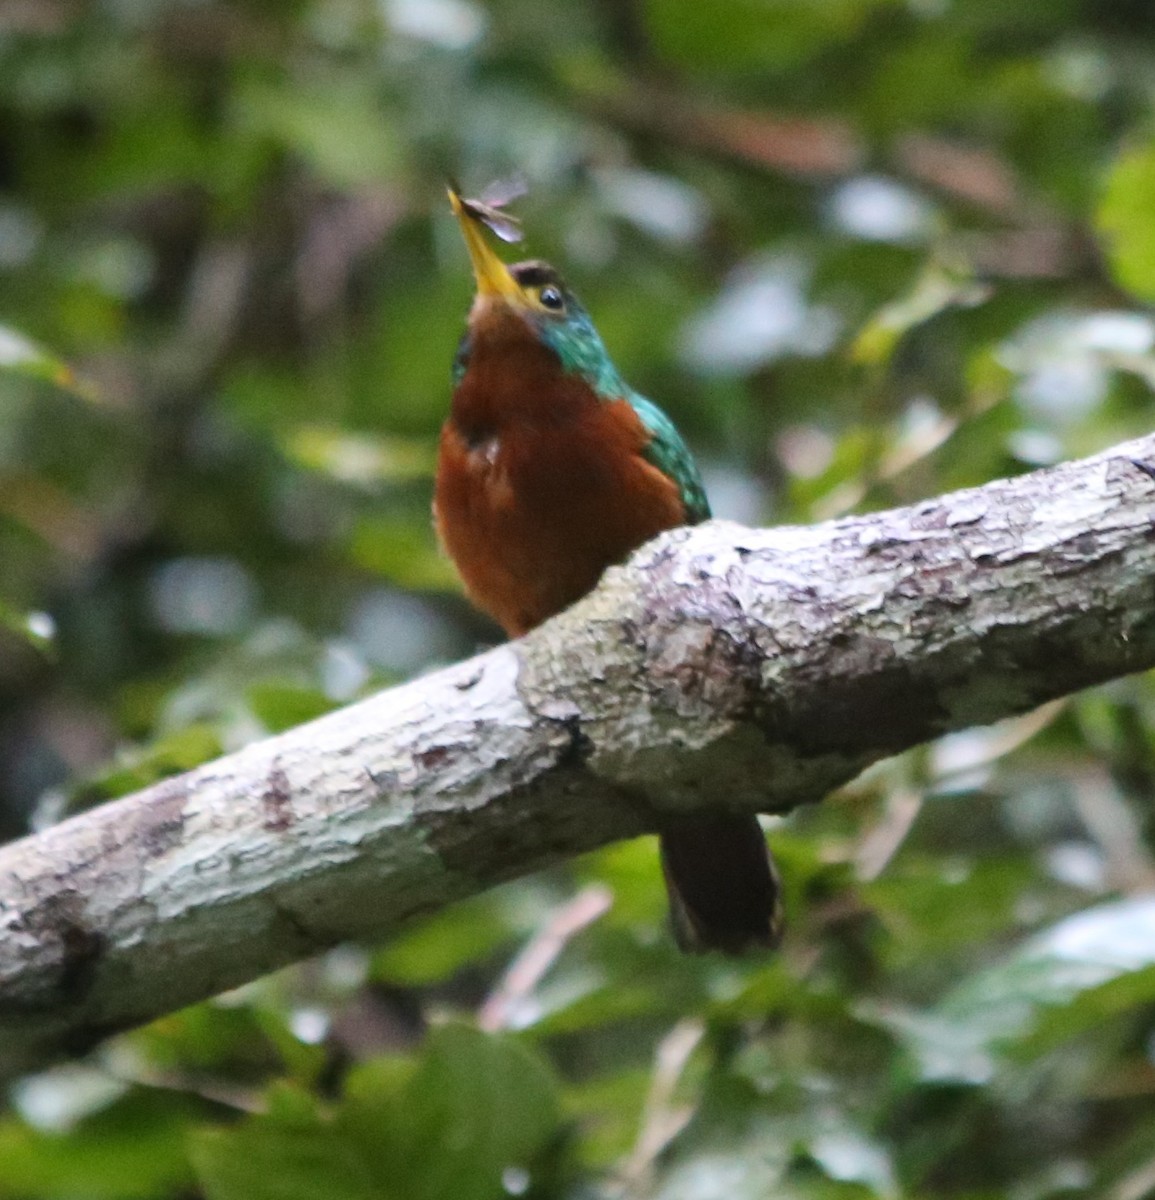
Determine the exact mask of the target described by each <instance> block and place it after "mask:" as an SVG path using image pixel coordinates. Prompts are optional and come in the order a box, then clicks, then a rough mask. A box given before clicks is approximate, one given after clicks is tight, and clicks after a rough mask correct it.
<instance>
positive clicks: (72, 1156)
mask: <svg viewBox="0 0 1155 1200" xmlns="http://www.w3.org/2000/svg"><path fill="white" fill-rule="evenodd" d="M192 1115H193V1111H192V1108H191V1107H190V1104H189V1103H188V1102H187V1101H186V1100H185V1099H184V1098H183V1097H178V1096H175V1095H169V1094H166V1093H164V1092H162V1091H156V1090H152V1089H148V1088H136V1089H134V1090H133V1091H131V1092H130V1093H128V1094H127V1095H126V1096H124V1097H123V1098H122V1099H120V1100H117V1101H116V1102H115V1103H113V1104H111V1105H109V1106H108V1107H107V1108H104V1109H102V1110H101V1111H100V1112H98V1113H96V1114H94V1115H93V1116H91V1117H88V1118H87V1119H85V1120H84V1121H82V1122H80V1124H78V1125H77V1126H75V1127H74V1128H72V1129H70V1130H68V1131H67V1132H64V1133H47V1132H42V1131H40V1130H37V1129H31V1128H29V1127H28V1126H26V1125H24V1124H22V1123H20V1122H19V1121H16V1120H14V1119H11V1118H10V1119H8V1120H6V1121H4V1122H3V1123H0V1196H5V1197H7V1196H13V1197H16V1196H18V1197H35V1198H36V1200H137V1198H138V1197H139V1200H151V1198H152V1197H156V1196H167V1195H171V1194H173V1192H174V1190H176V1189H179V1188H182V1187H187V1186H188V1185H189V1184H190V1183H191V1178H190V1176H191V1172H190V1169H189V1164H188V1159H187V1157H186V1154H185V1147H184V1126H185V1125H186V1124H187V1122H188V1120H189V1119H190V1117H191V1116H192Z"/></svg>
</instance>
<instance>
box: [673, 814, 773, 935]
mask: <svg viewBox="0 0 1155 1200" xmlns="http://www.w3.org/2000/svg"><path fill="white" fill-rule="evenodd" d="M660 844H661V850H662V872H663V874H664V875H665V877H666V890H667V891H668V892H669V894H670V919H671V922H672V924H673V927H674V937H675V938H676V939H677V942H678V945H679V946H680V947H681V948H682V949H683V950H685V951H687V952H689V953H695V954H701V953H704V952H706V951H708V950H720V951H722V952H723V953H724V954H745V953H747V952H748V951H754V950H772V949H773V948H774V947H775V946H776V945H777V944H778V940H779V938H780V937H781V934H782V903H781V890H780V888H779V883H778V872H777V870H776V869H775V866H774V861H773V859H772V858H771V857H770V851H769V849H768V848H767V846H766V837H765V835H764V834H763V833H762V827H761V826H760V825H759V824H758V819H757V817H755V816H753V815H751V816H736V815H733V814H729V813H727V814H719V815H717V816H692V817H685V818H679V819H677V820H676V821H671V822H669V823H667V824H664V825H663V826H662V829H661V835H660Z"/></svg>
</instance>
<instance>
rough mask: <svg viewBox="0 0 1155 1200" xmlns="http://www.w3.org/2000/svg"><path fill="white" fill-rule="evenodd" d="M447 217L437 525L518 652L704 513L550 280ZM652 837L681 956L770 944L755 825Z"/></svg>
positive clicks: (691, 827) (681, 445)
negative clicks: (458, 274)
mask: <svg viewBox="0 0 1155 1200" xmlns="http://www.w3.org/2000/svg"><path fill="white" fill-rule="evenodd" d="M449 201H450V205H451V207H452V210H453V213H454V215H455V216H456V218H457V222H458V224H459V226H460V230H461V233H462V236H463V237H464V240H465V245H466V248H467V250H468V253H469V258H470V260H471V264H472V269H473V275H474V279H475V283H476V290H475V295H474V298H473V301H472V305H471V307H470V309H469V313H468V318H467V322H466V326H467V328H466V332H465V334H464V336H463V337H462V339H461V343H460V345H459V347H458V351H457V355H456V357H455V359H454V365H453V392H452V398H451V401H450V408H449V414H448V417H447V418H446V420H445V422H444V424H443V426H442V430H441V435H440V439H439V443H438V455H437V469H436V476H435V483H434V500H433V516H434V525H435V527H436V531H437V535H438V539H439V541H440V543H441V545H442V547H443V549H444V551H445V552H446V553H447V555H448V557H449V558H450V559H451V560H452V561H453V563H454V565H455V566H456V568H457V571H458V573H459V574H460V576H461V579H462V582H463V584H464V587H465V591H466V594H467V596H468V597H469V599H470V600H471V602H472V603H473V604H474V605H475V606H476V607H477V608H479V609H480V610H481V611H482V612H484V613H486V614H487V615H488V616H490V617H491V618H492V619H493V620H494V621H496V622H497V624H498V625H500V626H501V627H502V629H503V630H504V631H505V633H506V634H507V636H509V637H511V638H517V637H520V636H522V635H523V634H525V633H528V632H529V631H530V630H531V629H533V628H535V627H536V626H537V625H540V624H541V623H542V622H543V621H545V620H547V619H548V618H550V617H552V616H554V615H556V614H557V613H559V612H561V611H562V610H563V609H566V608H568V607H569V606H570V605H571V604H573V603H574V602H575V601H577V600H579V599H580V598H581V597H583V596H584V595H586V594H587V593H588V592H590V591H591V590H593V588H594V587H595V586H596V584H597V582H598V580H599V579H600V578H601V576H602V573H603V572H604V571H605V569H606V568H607V567H609V566H611V565H613V564H615V563H620V562H622V561H624V560H625V559H626V558H627V557H628V556H629V554H630V553H631V552H632V551H634V550H635V549H637V548H638V547H639V546H641V545H642V544H643V543H645V542H647V541H648V540H649V539H650V538H652V537H654V536H656V535H657V534H658V533H661V532H662V531H663V530H666V529H671V528H674V527H677V526H681V525H687V524H696V523H698V522H700V521H704V520H706V519H707V518H708V517H709V516H710V505H709V501H708V499H707V497H706V491H705V488H704V487H703V484H702V477H701V475H700V473H699V471H698V468H697V465H696V463H695V461H694V459H693V457H692V456H691V453H690V451H689V449H688V447H687V446H686V443H685V442H684V441H683V440H682V437H681V435H680V434H679V433H678V430H677V429H676V427H675V426H674V424H673V422H672V421H671V420H670V418H669V417H668V416H666V414H665V413H664V412H663V411H662V410H661V409H660V408H659V407H658V406H657V405H656V404H654V403H653V402H652V401H650V400H648V399H646V398H645V397H644V396H641V395H640V394H639V393H637V392H636V391H634V390H633V389H632V388H631V387H629V386H628V385H627V384H626V382H625V381H624V380H623V378H622V376H621V375H620V374H619V372H618V370H617V368H616V367H615V366H614V364H613V361H612V360H611V358H610V356H609V354H608V353H607V351H606V348H605V346H604V344H603V342H602V340H601V337H600V336H599V334H598V332H597V330H596V328H595V326H594V323H593V321H592V320H591V318H590V315H589V313H588V312H587V311H586V309H585V308H584V307H583V306H582V304H581V302H580V301H579V300H578V298H577V297H576V296H575V295H574V294H573V292H572V291H571V290H570V289H569V288H568V287H567V286H566V284H565V282H564V281H563V279H562V277H561V276H560V275H559V274H558V272H557V271H556V270H555V269H554V268H553V267H551V266H550V265H549V264H548V263H546V262H543V261H541V260H538V259H532V260H528V261H525V262H518V263H513V264H506V262H505V261H504V260H503V259H502V258H501V257H500V256H499V255H498V254H497V253H496V252H495V250H494V249H493V248H491V246H490V245H489V242H488V241H487V239H486V235H485V229H486V227H490V228H493V226H492V224H491V222H490V219H489V218H490V216H491V215H492V210H491V209H489V208H487V207H486V206H484V205H482V204H480V203H478V202H473V201H470V200H468V199H467V198H465V197H464V196H462V195H461V193H460V191H459V189H458V188H457V187H456V186H455V185H451V186H450V188H449ZM495 232H497V233H498V234H499V236H502V237H503V239H504V240H512V238H511V237H508V236H506V233H507V231H503V229H501V228H497V229H495ZM514 236H517V235H514ZM657 832H658V837H659V846H660V858H661V864H662V872H663V876H664V878H665V882H666V888H667V892H668V895H669V901H670V917H671V925H672V928H673V933H674V937H675V940H676V942H677V944H678V946H679V947H680V948H681V949H682V950H685V951H687V952H692V953H702V952H706V951H720V952H722V953H725V954H730V955H739V954H745V953H748V952H753V951H757V950H763V949H772V948H773V947H774V946H776V945H777V943H778V941H779V939H780V936H781V929H782V910H781V900H780V886H779V878H778V873H777V870H776V868H775V865H774V862H773V859H772V857H771V856H770V852H769V849H768V847H767V844H766V838H765V835H764V834H763V832H762V828H761V826H760V825H759V823H758V819H757V817H756V816H754V815H753V814H735V813H731V812H725V811H722V810H718V811H717V812H711V813H694V814H687V815H685V816H679V817H673V816H670V817H668V818H666V817H664V818H662V819H661V822H660V824H659V825H658V828H657Z"/></svg>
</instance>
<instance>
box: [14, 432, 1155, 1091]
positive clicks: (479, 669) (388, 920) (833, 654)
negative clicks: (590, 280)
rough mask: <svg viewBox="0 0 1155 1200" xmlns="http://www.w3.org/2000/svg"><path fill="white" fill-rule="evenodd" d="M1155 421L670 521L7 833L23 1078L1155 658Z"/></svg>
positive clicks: (810, 794) (769, 805) (819, 787)
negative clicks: (323, 688)
mask: <svg viewBox="0 0 1155 1200" xmlns="http://www.w3.org/2000/svg"><path fill="white" fill-rule="evenodd" d="M1149 463H1155V438H1148V439H1143V440H1142V441H1138V442H1134V443H1130V444H1128V445H1126V446H1121V447H1117V448H1116V449H1114V450H1112V451H1109V452H1107V453H1105V454H1102V455H1099V456H1097V457H1095V458H1092V459H1087V460H1085V461H1083V462H1079V463H1072V464H1068V465H1066V466H1063V467H1059V468H1056V469H1054V470H1051V471H1045V472H1037V473H1035V474H1032V475H1028V476H1024V477H1021V478H1019V479H1016V480H1011V481H1002V482H998V483H994V484H990V485H988V486H987V487H984V488H980V489H975V490H972V491H967V492H959V493H955V494H953V495H950V496H945V497H942V498H940V499H936V500H930V501H926V502H924V503H922V504H918V505H915V506H913V507H911V508H906V509H901V510H897V511H892V512H886V513H877V514H873V515H870V516H866V517H855V518H850V519H846V520H842V521H836V522H830V523H827V524H825V525H820V526H816V527H814V528H806V529H802V528H783V529H771V530H750V529H744V528H741V527H738V526H735V525H728V524H725V523H723V522H711V523H709V524H706V525H703V526H697V527H695V528H692V529H682V530H676V531H674V532H672V533H670V534H667V535H664V536H663V537H661V538H659V539H657V540H656V541H654V542H653V543H651V544H650V545H649V546H647V547H645V548H643V549H642V550H641V551H640V552H639V553H638V554H637V555H636V556H635V557H634V559H633V560H632V561H631V562H630V563H629V564H628V565H627V566H625V567H622V568H617V569H615V570H613V571H611V572H609V573H608V575H607V577H606V579H605V580H604V581H603V583H602V585H601V586H600V587H599V589H598V590H597V592H595V593H594V595H592V596H591V597H589V598H588V599H587V600H585V601H583V602H582V603H581V604H580V605H577V606H576V607H575V608H573V609H571V610H570V611H569V612H567V613H564V614H563V615H562V616H560V617H558V618H557V619H556V620H554V621H551V622H549V623H548V624H547V625H546V626H544V627H542V628H541V629H540V630H538V631H536V632H535V633H534V634H533V635H531V636H530V637H528V638H526V639H524V640H522V641H520V642H518V643H515V644H513V645H510V646H504V647H500V648H498V649H496V650H493V651H491V652H489V653H488V654H484V655H481V656H480V657H478V658H475V659H473V660H471V661H469V662H466V663H462V664H460V665H458V666H455V667H452V668H450V669H448V670H445V671H441V672H439V673H438V674H436V675H432V676H429V677H427V678H424V679H421V680H418V681H416V682H414V683H411V684H409V685H407V686H405V687H401V688H397V689H394V690H392V691H389V692H386V693H383V694H381V695H379V696H377V697H374V698H373V699H371V700H367V701H364V702H363V703H360V704H356V705H353V706H351V707H349V708H347V709H344V710H342V711H341V712H338V713H334V714H332V715H331V716H329V717H326V718H323V719H322V720H320V721H315V722H312V723H311V724H309V725H305V726H302V727H300V728H299V729H295V730H293V731H291V732H289V733H287V734H284V735H282V736H280V737H277V738H272V739H269V740H268V741H265V742H261V743H258V744H256V745H254V746H251V747H249V748H248V749H246V750H244V751H242V752H240V753H239V754H234V755H230V756H228V757H226V758H223V759H220V760H218V761H217V762H214V763H210V764H208V765H206V766H205V767H202V768H200V769H199V770H196V771H192V772H190V773H189V774H187V775H183V776H180V777H178V778H174V779H171V780H167V781H165V782H164V783H161V784H159V785H157V786H156V787H153V788H150V789H147V790H146V791H144V792H141V793H139V794H137V795H135V796H130V797H127V798H125V799H123V800H120V801H117V802H116V803H113V804H109V805H105V806H104V807H102V808H99V809H96V810H94V811H92V812H90V813H86V814H84V815H82V816H79V817H76V818H74V819H72V820H70V821H67V822H65V823H63V824H61V825H59V826H57V827H56V828H53V829H50V830H48V831H47V832H45V833H43V834H40V835H38V836H37V837H33V838H27V839H25V840H23V841H21V842H17V843H14V844H12V845H9V846H7V847H5V848H3V849H0V1073H11V1072H14V1071H17V1070H21V1069H25V1068H29V1067H32V1066H35V1065H38V1064H40V1063H43V1062H45V1061H47V1060H49V1059H50V1058H52V1057H53V1056H56V1055H59V1054H61V1053H66V1052H75V1051H80V1050H83V1049H85V1048H86V1047H88V1046H90V1045H91V1044H93V1043H94V1042H95V1041H96V1040H98V1039H99V1038H101V1037H102V1036H104V1035H106V1034H107V1033H109V1032H111V1031H113V1030H117V1029H122V1028H125V1027H127V1026H130V1025H133V1024H136V1023H139V1022H141V1021H145V1020H147V1019H149V1018H150V1017H153V1016H156V1015H158V1014H160V1013H163V1012H166V1011H169V1010H171V1009H173V1008H176V1007H178V1006H180V1005H183V1004H187V1003H189V1002H190V1001H193V1000H196V999H199V998H201V997H204V996H207V995H211V994H213V993H214V992H218V991H221V990H223V989H225V988H229V987H232V986H235V985H236V984H239V983H241V982H243V981H245V980H247V979H251V978H254V977H255V976H257V975H260V974H262V973H263V972H266V971H269V970H271V969H273V968H275V967H278V966H281V965H283V964H285V963H288V962H291V961H293V960H295V959H298V958H301V957H304V956H306V955H309V954H312V953H314V952H315V951H317V950H319V949H322V948H324V947H326V946H329V945H332V944H333V943H335V942H338V941H341V940H343V939H347V938H368V937H378V936H381V935H382V934H383V933H385V932H386V931H388V930H389V929H390V928H392V927H394V926H395V925H396V924H397V923H398V922H400V921H402V920H404V919H405V918H406V917H408V916H411V915H413V914H415V913H419V912H423V911H428V910H431V909H433V908H436V907H439V906H441V905H444V904H446V903H449V902H450V901H452V900H454V899H457V898H459V897H461V896H465V895H468V894H471V893H473V892H476V891H478V890H480V889H482V888H485V887H487V886H489V885H490V884H492V883H494V882H496V881H498V880H501V879H505V878H508V877H510V876H513V875H517V874H522V873H525V872H528V871H532V870H535V869H537V868H539V867H541V866H542V865H544V864H546V863H549V862H551V861H555V860H557V859H558V858H562V857H566V856H569V855H573V854H577V853H580V852H582V851H584V850H588V849H591V848H593V847H595V846H598V845H602V844H604V843H605V842H608V841H611V840H613V839H616V838H621V837H629V836H632V835H634V834H637V833H640V832H644V831H646V830H647V829H650V828H652V827H653V825H654V823H655V819H656V814H658V813H659V812H660V811H661V810H669V809H671V808H679V809H686V810H688V809H692V808H695V807H710V806H728V807H731V808H735V809H757V810H762V811H776V812H781V811H786V810H788V809H790V808H792V807H794V806H796V805H798V804H800V803H804V802H806V801H811V800H815V799H818V798H820V797H821V796H822V795H823V794H824V793H825V792H826V791H828V790H829V789H830V788H832V787H834V786H837V785H838V784H840V783H842V782H845V781H846V780H847V779H849V778H851V777H852V776H853V775H854V774H855V773H857V771H859V770H860V769H861V768H862V767H863V766H865V765H866V764H867V763H869V762H872V761H874V760H875V759H877V758H879V757H882V756H884V755H887V754H891V753H894V752H896V751H898V750H902V749H904V748H906V747H908V746H912V745H915V744H917V743H918V742H921V741H924V740H926V739H927V738H930V737H933V736H935V735H936V734H938V733H941V732H943V731H945V730H949V729H957V728H960V727H962V726H966V725H970V724H976V723H982V722H987V721H992V720H995V719H997V718H1000V717H1005V716H1008V715H1011V714H1013V713H1017V712H1022V711H1023V710H1025V709H1029V708H1031V707H1033V706H1034V705H1037V704H1040V703H1042V702H1043V701H1045V700H1049V699H1052V698H1054V697H1056V696H1060V695H1063V694H1065V693H1067V692H1071V691H1074V690H1076V689H1078V688H1082V687H1085V686H1087V685H1089V684H1093V683H1097V682H1099V681H1101V680H1104V679H1109V678H1112V677H1114V676H1118V675H1122V674H1126V673H1128V672H1131V671H1137V670H1141V669H1144V668H1147V667H1149V666H1152V665H1155V538H1153V532H1152V531H1153V529H1155V524H1153V523H1155V480H1153V479H1152V476H1151V474H1150V473H1149V471H1148V469H1147V467H1146V465H1145V464H1149Z"/></svg>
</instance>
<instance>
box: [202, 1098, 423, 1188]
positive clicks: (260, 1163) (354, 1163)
mask: <svg viewBox="0 0 1155 1200" xmlns="http://www.w3.org/2000/svg"><path fill="white" fill-rule="evenodd" d="M191 1154H192V1160H193V1164H194V1166H195V1167H196V1170H197V1174H198V1176H199V1177H200V1181H201V1186H202V1187H203V1188H204V1191H205V1195H206V1196H207V1197H208V1198H209V1200H390V1198H392V1197H397V1198H398V1200H400V1196H401V1193H398V1192H395V1191H393V1190H391V1189H388V1188H387V1187H386V1186H385V1185H384V1183H383V1182H381V1181H376V1182H375V1181H374V1180H373V1179H372V1178H371V1177H370V1175H369V1172H368V1169H367V1168H366V1166H365V1163H364V1162H363V1161H362V1159H361V1156H360V1155H359V1154H358V1153H357V1151H356V1149H355V1147H352V1146H350V1145H349V1143H348V1141H347V1140H346V1139H344V1138H342V1137H341V1136H340V1134H339V1133H338V1132H337V1131H336V1130H335V1129H334V1128H333V1126H332V1124H331V1123H328V1122H322V1121H321V1120H320V1119H318V1120H316V1121H315V1122H313V1123H305V1122H301V1123H299V1124H282V1123H281V1122H280V1121H277V1120H267V1119H264V1118H258V1119H255V1120H252V1121H249V1122H247V1123H246V1124H244V1125H242V1126H239V1127H238V1128H236V1129H205V1130H201V1131H199V1132H198V1133H197V1134H196V1135H195V1136H194V1137H193V1139H192V1146H191Z"/></svg>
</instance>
